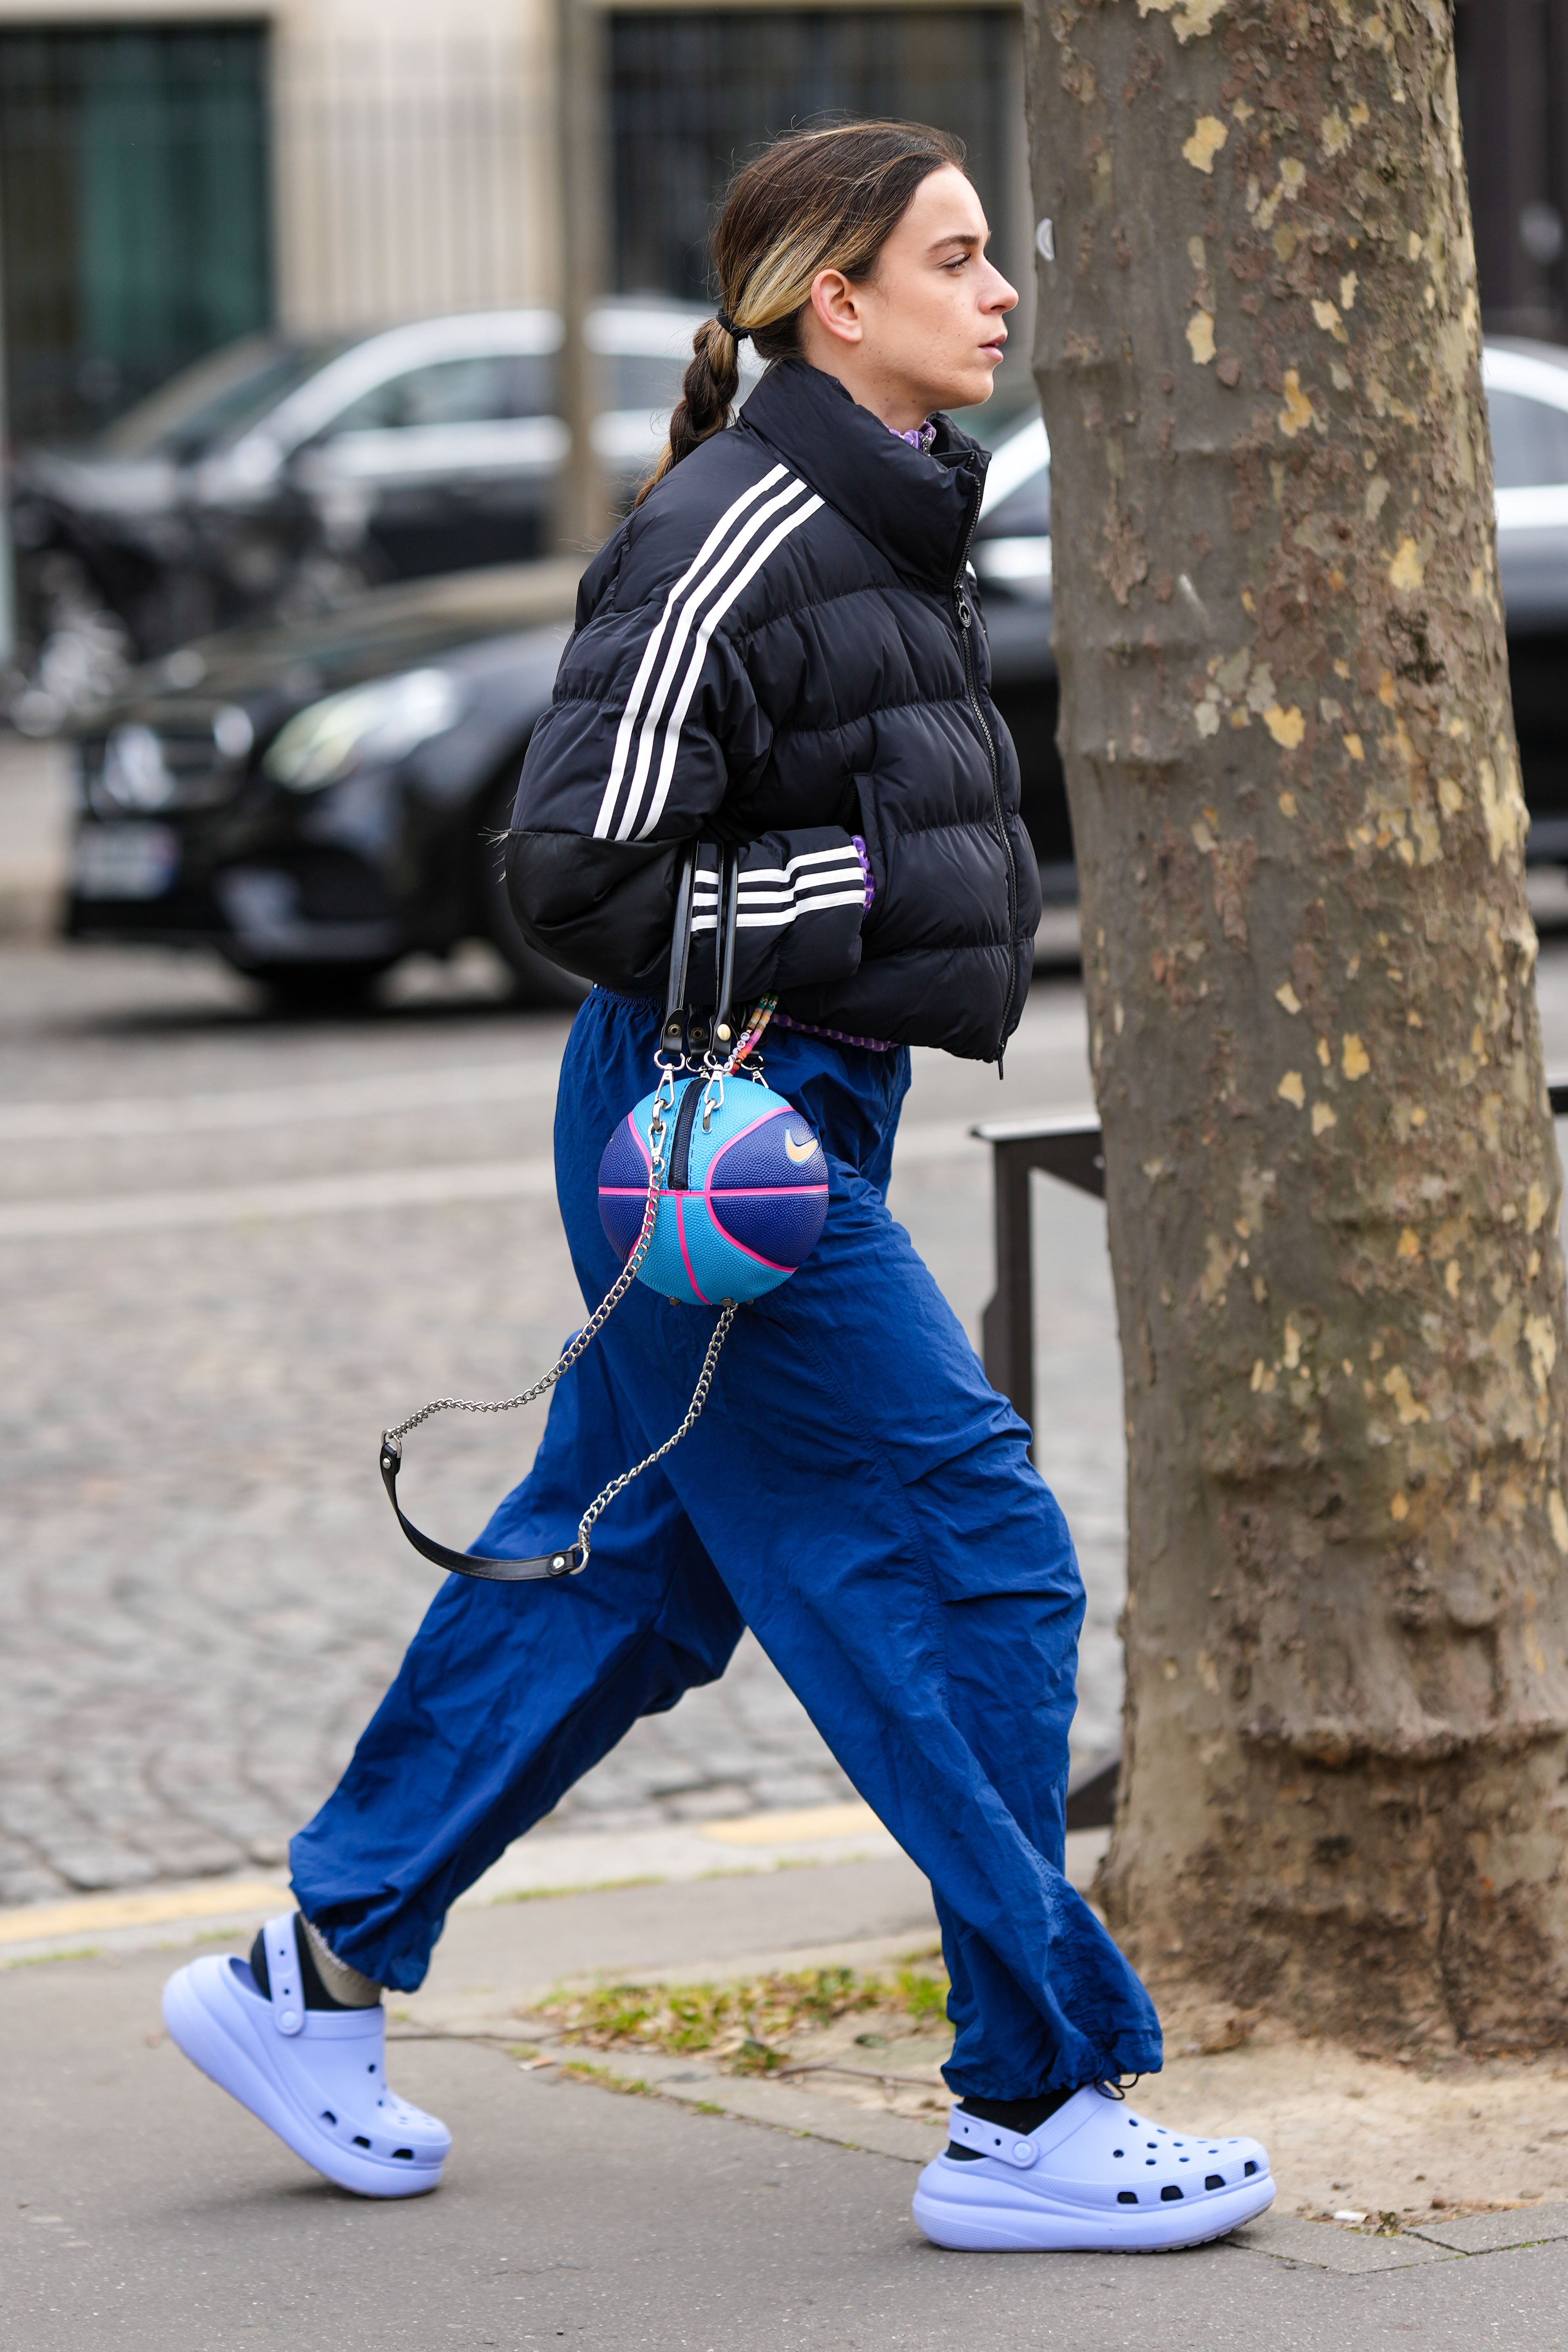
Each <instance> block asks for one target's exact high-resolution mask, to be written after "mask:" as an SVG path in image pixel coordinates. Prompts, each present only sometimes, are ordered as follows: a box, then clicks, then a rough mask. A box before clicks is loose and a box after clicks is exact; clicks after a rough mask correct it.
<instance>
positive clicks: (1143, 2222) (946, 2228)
mask: <svg viewBox="0 0 1568 2352" xmlns="http://www.w3.org/2000/svg"><path fill="white" fill-rule="evenodd" d="M1273 2202H1274V2183H1273V2181H1272V2179H1263V2180H1249V2181H1248V2182H1247V2185H1246V2187H1245V2188H1242V2189H1229V2190H1227V2191H1226V2193H1225V2194H1224V2195H1223V2196H1220V2195H1217V2194H1216V2195H1211V2196H1207V2197H1205V2198H1204V2200H1203V2201H1202V2202H1201V2204H1199V2203H1194V2204H1192V2205H1189V2206H1187V2208H1186V2210H1185V2211H1181V2210H1172V2208H1171V2207H1170V2206H1169V2205H1165V2206H1162V2207H1159V2208H1154V2207H1149V2208H1146V2209H1145V2210H1141V2211H1138V2212H1127V2213H1117V2212H1107V2211H1105V2210H1104V2209H1103V2208H1100V2209H1099V2210H1095V2211H1093V2212H1085V2211H1083V2210H1081V2209H1079V2210H1078V2211H1076V2212H1075V2211H1070V2210H1067V2209H1065V2208H1059V2207H1053V2206H1050V2205H1047V2204H1046V2203H1044V2202H1043V2200H1042V2201H1037V2202H1032V2203H1031V2204H1029V2205H1027V2206H1025V2205H1018V2204H1013V2203H1006V2204H1003V2203H1001V2202H998V2203H997V2204H994V2205H984V2204H980V2203H975V2204H970V2203H968V2202H967V2201H964V2202H963V2203H960V2202H959V2201H958V2200H956V2199H955V2200H952V2201H951V2202H950V2201H949V2200H946V2199H944V2198H940V2197H932V2196H931V2195H929V2194H928V2193H927V2191H926V2190H924V2189H917V2190H916V2192H915V2200H914V2214H915V2220H916V2221H918V2222H919V2223H920V2225H921V2229H922V2230H923V2231H925V2233H926V2236H927V2237H928V2238H929V2239H930V2240H931V2243H932V2244H933V2245H937V2246H946V2247H948V2248H950V2249H951V2250H952V2252H955V2253H975V2254H1023V2253H1099V2254H1174V2253H1179V2252H1182V2250H1183V2249H1184V2248H1185V2247H1188V2246H1206V2245H1210V2244H1212V2243H1213V2242H1214V2240H1215V2238H1228V2237H1229V2235H1230V2233H1231V2231H1233V2230H1239V2229H1240V2227H1241V2225H1242V2223H1243V2222H1244V2221H1257V2219H1258V2215H1259V2214H1260V2213H1266V2212H1267V2211H1268V2208H1269V2207H1270V2205H1272V2204H1273Z"/></svg>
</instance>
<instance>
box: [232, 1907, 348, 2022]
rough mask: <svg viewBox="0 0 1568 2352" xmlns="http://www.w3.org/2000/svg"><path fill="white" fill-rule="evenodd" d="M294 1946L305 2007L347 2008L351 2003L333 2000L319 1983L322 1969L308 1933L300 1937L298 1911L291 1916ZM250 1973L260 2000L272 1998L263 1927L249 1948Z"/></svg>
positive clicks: (265, 1936) (264, 1929) (265, 1934)
mask: <svg viewBox="0 0 1568 2352" xmlns="http://www.w3.org/2000/svg"><path fill="white" fill-rule="evenodd" d="M294 1949H295V1951H296V1953H297V1954H298V1956H299V1960H300V1990H301V1991H302V1992H303V1993H304V1996H305V2006H306V2008H307V2009H347V2008H349V2007H350V2003H349V2002H348V2001H346V2000H333V1998H332V1996H331V1993H330V1992H329V1991H328V1990H327V1988H326V1986H325V1985H324V1984H323V1983H322V1982H321V1970H320V1969H318V1968H317V1966H316V1956H315V1954H314V1952H312V1951H311V1949H310V1937H309V1936H301V1934H300V1917H299V1914H298V1913H297V1912H296V1914H295V1916H294ZM250 1973H251V1975H252V1976H253V1977H254V1978H255V1979H256V1981H257V1983H258V1985H259V1987H260V1988H261V1997H262V1999H263V2000H271V1998H272V1979H271V1978H270V1976H269V1975H268V1972H267V1930H266V1928H265V1927H263V1928H261V1929H260V1930H259V1932H258V1935H257V1938H256V1941H255V1943H254V1944H252V1946H251V1948H250Z"/></svg>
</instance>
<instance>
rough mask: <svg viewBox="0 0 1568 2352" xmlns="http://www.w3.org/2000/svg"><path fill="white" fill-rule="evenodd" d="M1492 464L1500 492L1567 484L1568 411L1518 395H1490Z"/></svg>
mask: <svg viewBox="0 0 1568 2352" xmlns="http://www.w3.org/2000/svg"><path fill="white" fill-rule="evenodd" d="M1487 407H1488V409H1489V412H1490V415H1491V425H1492V465H1493V468H1494V471H1495V475H1496V479H1497V487H1498V488H1499V489H1500V490H1528V489H1535V488H1539V487H1540V486H1542V485H1543V484H1545V483H1548V482H1568V409H1562V408H1549V407H1548V406H1547V404H1546V403H1545V401H1543V400H1529V399H1527V398H1526V397H1525V395H1524V394H1523V393H1520V392H1489V393H1488V394H1487Z"/></svg>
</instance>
